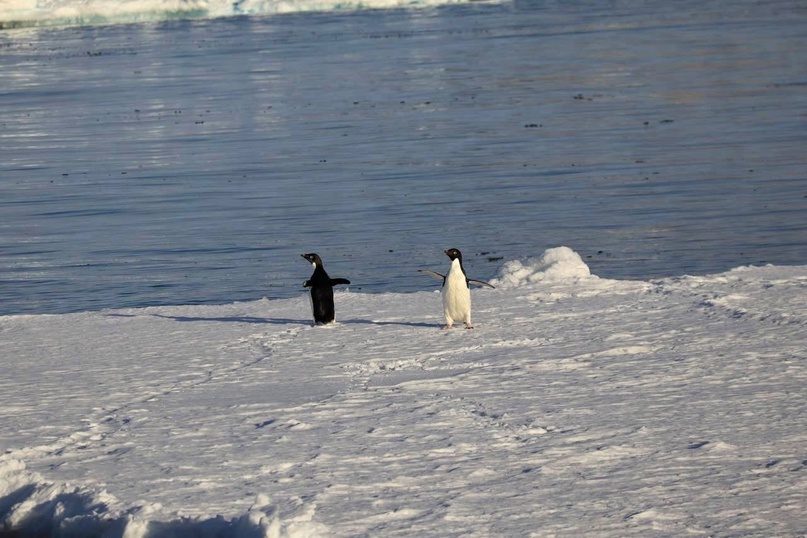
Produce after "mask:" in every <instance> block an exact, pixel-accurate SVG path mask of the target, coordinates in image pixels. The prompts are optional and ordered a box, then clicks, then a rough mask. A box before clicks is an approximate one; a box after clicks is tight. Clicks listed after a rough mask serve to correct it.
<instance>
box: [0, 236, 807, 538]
mask: <svg viewBox="0 0 807 538" xmlns="http://www.w3.org/2000/svg"><path fill="white" fill-rule="evenodd" d="M472 276H474V275H472ZM477 276H479V275H477ZM495 283H496V284H497V288H496V289H486V288H474V289H473V291H472V301H473V316H474V322H475V329H474V330H471V331H469V330H464V329H462V328H458V327H455V328H454V329H452V330H449V331H443V330H440V327H441V326H442V321H443V320H442V307H441V304H440V302H441V301H440V297H439V296H438V295H439V289H438V288H439V283H436V282H435V281H433V280H430V279H427V278H424V291H422V292H418V293H408V294H397V293H385V294H377V295H373V294H366V293H357V292H355V291H350V290H349V289H348V290H345V291H337V293H336V308H337V319H338V320H340V321H339V322H338V323H337V324H335V325H332V326H326V327H314V326H312V323H311V320H310V311H309V305H308V300H307V298H306V294H305V291H304V290H301V292H300V296H299V297H298V298H294V299H283V300H266V299H262V300H256V301H251V302H243V303H233V304H228V305H221V306H174V307H151V308H139V309H137V308H134V309H123V310H104V311H100V312H83V313H77V314H65V315H17V316H4V317H0V366H1V367H2V371H3V375H2V376H1V377H0V395H2V396H0V398H1V399H0V402H2V407H3V410H4V413H3V414H2V416H0V440H2V445H0V446H1V447H2V448H3V449H4V453H3V454H2V455H0V534H2V533H9V534H10V533H13V532H16V533H17V534H15V536H34V535H36V536H41V535H54V536H82V537H84V536H105V537H118V536H122V537H126V538H140V537H147V536H178V537H185V536H237V537H242V536H243V537H246V536H249V537H254V536H272V537H274V536H294V537H299V536H361V535H369V536H530V535H535V536H595V535H596V536H606V537H608V536H614V537H616V536H684V535H692V536H727V535H731V536H803V535H805V533H807V520H806V519H805V518H804V515H803V512H804V507H805V506H806V505H807V454H806V453H805V448H804V447H806V446H807V404H806V403H805V401H807V400H806V399H805V386H807V375H805V364H804V362H805V356H806V355H807V353H805V349H806V348H807V345H805V344H807V307H805V304H807V301H805V297H807V294H806V293H805V290H807V266H793V267H783V266H764V267H740V268H737V269H734V270H732V271H728V272H726V273H722V274H716V275H709V276H697V277H696V276H680V277H676V278H668V279H661V280H653V281H617V280H608V279H603V278H598V277H597V276H595V275H591V274H590V271H589V270H588V267H586V265H585V263H583V261H582V260H581V259H580V257H579V256H578V255H577V254H576V253H575V252H574V251H572V250H570V249H567V248H565V247H560V248H556V249H550V250H548V251H546V252H545V253H543V255H539V256H535V257H532V258H525V259H523V260H511V261H507V262H506V263H504V264H503V265H502V267H501V268H500V270H499V272H498V274H497V275H496V279H495Z"/></svg>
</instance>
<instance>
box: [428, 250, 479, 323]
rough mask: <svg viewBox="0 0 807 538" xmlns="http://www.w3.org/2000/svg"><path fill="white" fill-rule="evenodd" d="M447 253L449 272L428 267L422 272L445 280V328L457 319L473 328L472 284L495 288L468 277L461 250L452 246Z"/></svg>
mask: <svg viewBox="0 0 807 538" xmlns="http://www.w3.org/2000/svg"><path fill="white" fill-rule="evenodd" d="M445 253H446V256H448V257H449V259H450V260H451V267H449V269H448V273H447V274H445V275H443V274H441V273H438V272H436V271H430V270H428V269H421V270H420V272H422V273H425V274H427V275H429V276H432V277H435V278H438V279H442V281H443V294H442V295H443V313H444V314H445V317H446V325H445V327H443V329H450V328H451V327H452V326H453V325H454V322H455V321H461V322H462V323H465V328H466V329H473V328H474V327H473V325H472V324H471V284H472V283H473V284H478V285H481V286H488V287H489V288H493V286H492V285H491V284H489V283H488V282H484V281H482V280H475V279H473V278H468V276H467V275H466V274H465V268H464V267H463V266H462V253H461V252H460V251H459V250H457V249H456V248H450V249H448V250H446V251H445Z"/></svg>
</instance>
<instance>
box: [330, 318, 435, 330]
mask: <svg viewBox="0 0 807 538" xmlns="http://www.w3.org/2000/svg"><path fill="white" fill-rule="evenodd" d="M339 323H344V324H345V325H378V326H384V325H401V326H404V327H432V328H434V327H440V324H439V323H425V322H417V321H373V320H371V319H343V320H339Z"/></svg>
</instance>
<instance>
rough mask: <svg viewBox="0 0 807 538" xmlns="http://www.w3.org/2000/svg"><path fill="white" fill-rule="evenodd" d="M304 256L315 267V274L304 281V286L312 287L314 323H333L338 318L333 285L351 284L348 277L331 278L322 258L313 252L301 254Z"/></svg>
mask: <svg viewBox="0 0 807 538" xmlns="http://www.w3.org/2000/svg"><path fill="white" fill-rule="evenodd" d="M300 256H302V257H303V258H305V259H306V260H308V261H309V262H311V265H312V266H313V267H314V274H312V275H311V278H309V279H308V280H306V281H305V282H303V287H304V288H311V306H312V309H313V311H314V323H316V324H323V325H324V324H326V323H333V321H334V319H336V312H335V310H336V309H335V308H334V304H333V287H334V286H335V285H337V284H350V280H348V279H346V278H331V277H329V276H328V273H326V272H325V268H324V267H323V266H322V259H320V257H319V256H318V255H317V254H315V253H313V252H311V253H309V254H300Z"/></svg>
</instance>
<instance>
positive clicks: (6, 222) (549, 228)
mask: <svg viewBox="0 0 807 538" xmlns="http://www.w3.org/2000/svg"><path fill="white" fill-rule="evenodd" d="M36 5H37V6H44V7H32V6H33V4H31V3H30V2H23V1H22V0H7V1H6V2H5V3H4V4H0V21H4V26H5V27H6V28H7V29H6V30H0V313H4V314H13V313H64V312H73V311H87V310H100V309H103V308H120V307H130V306H147V305H160V304H163V305H164V304H180V305H184V304H200V303H204V304H211V303H212V304H218V303H227V302H231V301H235V300H252V299H259V298H262V297H268V298H287V297H293V296H296V295H297V294H299V293H300V292H301V291H300V282H302V280H304V279H305V278H307V276H308V273H309V269H308V266H307V265H306V263H305V262H304V260H302V259H301V258H300V256H299V255H300V254H301V253H303V252H311V251H315V252H318V253H319V254H320V255H321V256H322V258H323V260H324V261H325V264H326V266H327V267H328V268H329V270H330V271H331V272H333V273H338V274H339V276H345V277H348V278H350V279H351V280H352V281H353V289H354V290H357V291H358V290H360V291H364V292H372V293H380V292H412V291H418V290H423V289H424V287H427V286H428V283H424V280H423V278H422V276H421V275H419V274H418V273H417V272H416V270H417V269H419V268H423V267H434V266H435V265H439V264H441V263H443V261H444V256H443V254H442V251H443V249H445V248H448V247H451V246H456V247H458V248H460V249H461V250H463V252H464V253H465V255H466V265H468V266H469V267H470V269H471V270H472V272H473V273H474V274H476V275H478V277H479V278H489V277H490V276H492V275H493V274H494V273H495V271H496V270H497V269H498V267H499V266H500V265H501V264H502V263H503V262H504V261H506V260H510V259H516V258H519V257H521V256H526V255H534V254H539V253H540V252H543V251H544V250H545V249H547V248H551V247H555V246H559V245H566V246H569V247H571V248H572V249H574V250H575V251H576V252H579V253H580V254H581V256H582V257H583V258H584V259H585V260H586V263H588V264H589V265H590V267H591V268H592V271H593V272H594V273H596V274H598V275H601V276H604V277H609V278H653V277H665V276H677V275H683V274H692V275H702V274H708V273H716V272H721V271H725V270H728V269H731V268H733V267H736V266H739V265H748V264H757V265H759V264H766V263H773V264H784V265H788V264H800V263H804V262H805V260H806V259H807V156H806V155H807V152H805V148H806V147H807V116H805V110H807V91H806V89H807V31H805V30H806V29H807V10H805V8H804V4H803V2H798V1H778V2H763V3H760V2H755V1H754V2H752V1H741V2H725V1H718V2H715V1H708V2H675V3H668V2H662V1H654V2H624V3H614V2H573V3H555V2H520V1H519V2H514V3H510V2H506V3H471V4H457V5H443V6H439V5H435V6H431V7H421V8H412V9H402V8H395V7H391V8H386V9H369V10H360V11H339V10H335V8H332V9H331V10H325V7H323V6H324V4H323V5H320V4H311V5H309V6H307V7H308V8H310V9H316V8H320V9H323V10H324V11H316V12H297V13H287V14H271V13H270V12H271V10H270V9H269V8H270V7H271V6H272V5H273V4H271V3H268V2H262V3H257V2H253V3H252V4H247V3H241V4H227V6H230V10H231V12H230V13H229V14H231V15H232V14H234V13H237V12H239V10H238V9H236V7H237V6H238V5H240V6H241V8H240V11H247V7H250V6H251V7H252V9H253V11H254V12H256V14H255V15H252V16H237V15H234V16H229V17H207V18H200V19H192V20H159V19H160V18H163V19H164V18H166V17H169V16H171V17H178V16H182V15H183V13H182V12H179V13H177V12H168V13H164V12H161V11H159V10H157V11H155V9H156V8H155V5H156V6H159V5H161V4H160V3H159V2H156V3H155V2H150V3H143V2H140V3H138V2H106V3H105V2H103V1H102V0H99V1H98V2H90V3H83V2H82V3H78V2H72V3H71V2H70V1H69V0H65V1H62V2H54V3H47V4H45V3H39V4H36ZM165 5H166V6H167V8H166V9H168V8H170V7H171V6H175V4H173V3H166V4H165ZM182 5H184V6H186V7H188V6H191V7H193V6H196V11H192V12H191V13H190V14H191V15H194V14H195V15H198V16H200V17H203V16H205V15H212V14H217V13H220V12H221V9H223V8H221V6H217V5H214V4H213V3H212V2H211V3H209V4H208V3H205V2H197V3H188V4H182ZM382 5H383V4H382ZM133 6H140V8H141V9H143V10H146V11H145V12H144V13H139V14H137V16H135V15H133V14H132V11H133V10H134V7H133ZM283 6H285V7H283ZM295 6H297V7H296V8H298V9H304V8H306V6H305V5H303V4H300V5H297V4H293V3H290V4H277V5H275V6H274V9H275V10H276V11H279V10H283V9H286V10H293V9H295ZM124 7H125V9H124ZM281 7H283V9H281ZM4 8H5V10H4ZM12 8H14V9H12ZM71 8H72V10H71ZM202 8H206V9H207V10H208V11H205V9H202ZM214 8H215V9H214ZM148 10H151V11H148ZM217 10H218V11H217ZM261 10H262V11H261ZM224 14H228V13H224ZM184 15H188V14H187V13H184ZM60 17H61V18H60ZM137 18H140V19H149V18H151V19H156V20H152V21H150V22H141V23H133V24H102V23H103V22H105V21H106V22H109V21H112V22H114V21H116V20H119V19H120V20H129V19H137ZM77 22H83V23H85V25H84V26H81V25H77V24H76V23H77ZM58 23H61V24H65V23H73V25H69V26H48V25H49V24H58ZM87 23H95V24H89V25H86V24H87ZM35 25H39V26H35ZM13 26H22V28H12V27H13ZM26 26H27V27H26ZM424 284H425V286H424Z"/></svg>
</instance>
